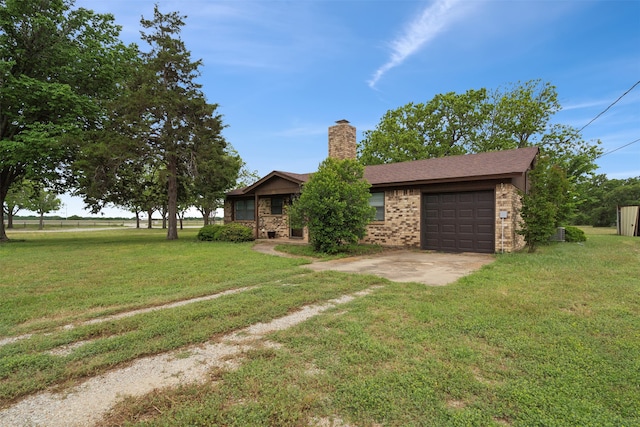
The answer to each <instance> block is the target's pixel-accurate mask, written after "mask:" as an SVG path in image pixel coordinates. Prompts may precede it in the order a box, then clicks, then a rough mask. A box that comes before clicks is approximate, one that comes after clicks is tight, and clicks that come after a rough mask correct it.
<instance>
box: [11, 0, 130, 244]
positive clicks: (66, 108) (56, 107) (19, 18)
mask: <svg viewBox="0 0 640 427" xmlns="http://www.w3.org/2000/svg"><path fill="white" fill-rule="evenodd" d="M72 6H73V1H72V0H38V1H21V0H2V1H0V205H4V202H5V198H6V196H7V192H8V191H9V188H10V187H11V185H12V184H13V183H14V182H17V181H20V180H21V179H23V178H25V177H26V178H28V179H33V180H36V181H43V182H47V183H48V186H53V185H56V184H57V185H60V184H64V183H69V182H72V180H71V179H69V178H70V177H69V176H63V175H64V174H63V172H65V171H66V170H67V169H66V166H67V165H68V164H69V162H70V161H71V160H72V159H73V157H74V155H75V153H76V151H77V145H76V143H75V142H76V141H77V140H79V139H80V133H81V132H82V131H84V130H87V129H90V128H92V127H95V126H96V125H97V124H98V123H99V121H100V118H101V117H102V116H103V114H102V113H103V110H102V108H101V102H100V101H101V100H103V99H107V98H110V97H112V96H113V95H114V94H115V93H116V92H117V84H116V83H117V82H118V81H119V80H120V78H121V70H122V67H121V65H122V64H124V63H126V62H127V61H128V59H129V58H130V57H132V50H131V48H129V47H126V46H124V45H123V44H122V43H121V42H120V41H119V39H118V36H119V27H118V26H117V25H115V23H114V19H113V16H112V15H101V14H95V13H94V12H92V11H89V10H86V9H82V8H79V9H75V10H74V9H72ZM3 217H4V212H3V211H2V210H1V209H0V241H3V240H7V236H6V233H5V229H4V221H3V219H4V218H3Z"/></svg>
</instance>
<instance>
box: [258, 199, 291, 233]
mask: <svg viewBox="0 0 640 427" xmlns="http://www.w3.org/2000/svg"><path fill="white" fill-rule="evenodd" d="M286 204H287V203H286V199H285V205H286ZM285 211H286V210H285ZM269 231H274V232H275V233H276V236H275V237H276V238H279V239H281V238H289V232H290V229H289V216H288V215H287V214H286V213H285V212H283V213H282V214H281V215H272V214H271V197H260V198H259V199H258V239H266V238H268V234H267V232H269Z"/></svg>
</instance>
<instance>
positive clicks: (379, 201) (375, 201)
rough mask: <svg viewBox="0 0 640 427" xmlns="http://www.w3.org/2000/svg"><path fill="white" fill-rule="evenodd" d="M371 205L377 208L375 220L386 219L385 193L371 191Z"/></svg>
mask: <svg viewBox="0 0 640 427" xmlns="http://www.w3.org/2000/svg"><path fill="white" fill-rule="evenodd" d="M369 205H370V206H373V207H374V208H376V216H375V217H374V219H373V220H374V221H384V193H371V198H370V199H369Z"/></svg>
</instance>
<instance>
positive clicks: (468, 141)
mask: <svg viewBox="0 0 640 427" xmlns="http://www.w3.org/2000/svg"><path fill="white" fill-rule="evenodd" d="M560 109H561V106H560V103H559V102H558V95H557V92H556V89H555V87H554V86H553V85H551V84H550V83H544V82H542V81H540V80H531V81H528V82H524V83H518V84H515V85H510V86H507V87H506V88H500V89H497V90H494V91H491V92H490V91H487V90H486V89H480V90H469V91H467V92H465V93H464V94H455V93H447V94H445V95H436V96H435V97H434V98H433V99H432V100H431V101H429V102H427V103H424V104H413V103H409V104H407V105H405V106H403V107H400V108H398V109H396V110H391V111H388V112H387V113H386V114H385V115H384V116H383V118H382V120H381V121H380V123H379V124H378V125H377V127H376V129H375V130H373V131H367V132H365V138H364V139H363V140H362V141H361V142H360V146H359V149H358V153H359V158H360V160H361V161H362V162H363V163H364V164H380V163H393V162H401V161H407V160H419V159H425V158H431V157H442V156H449V155H454V154H467V153H478V152H486V151H496V150H507V149H515V148H521V147H528V146H537V147H539V149H540V155H541V156H546V157H548V158H550V159H552V161H553V164H554V165H555V167H556V168H558V169H560V170H562V171H563V173H564V174H565V175H566V178H567V180H568V181H567V182H568V188H567V190H566V191H567V195H566V197H563V200H564V202H563V203H564V205H563V206H561V207H559V209H560V210H559V211H558V212H557V213H556V215H554V217H556V222H561V223H565V222H566V221H567V220H568V219H569V218H570V217H571V216H572V215H573V213H574V211H575V210H576V207H577V206H579V205H580V204H581V203H582V202H583V201H582V200H581V198H580V197H581V194H580V192H579V191H577V188H578V186H579V184H580V183H582V182H584V181H585V180H587V179H588V178H589V177H590V176H591V175H592V174H593V172H594V170H595V169H596V168H597V166H596V164H595V160H596V159H597V158H598V156H599V155H600V154H601V152H602V151H601V149H600V148H599V146H598V145H599V144H600V142H599V141H596V142H595V143H592V142H587V141H584V140H583V139H582V136H581V135H580V132H579V131H578V130H576V129H574V128H572V127H570V126H565V125H562V124H551V119H552V118H553V115H554V114H555V113H557V112H558V111H560ZM544 170H545V171H547V172H549V171H553V170H555V169H552V168H545V169H544ZM552 178H553V177H549V182H552V181H553V179H552ZM530 203H531V202H530ZM554 203H555V202H554ZM541 232H542V233H543V234H545V233H546V231H545V230H541Z"/></svg>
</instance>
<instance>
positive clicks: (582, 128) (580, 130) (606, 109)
mask: <svg viewBox="0 0 640 427" xmlns="http://www.w3.org/2000/svg"><path fill="white" fill-rule="evenodd" d="M639 84H640V80H638V81H637V82H636V83H635V84H634V85H633V86H631V87H630V88H629V89H628V90H627V91H626V92H625V93H623V94H622V95H620V97H619V98H618V99H616V100H615V101H613V102H612V103H611V105H609V106H608V107H607V108H605V109H604V110H602V112H601V113H600V114H598V115H597V116H595V117H594V118H593V119H591V121H590V122H589V123H587V124H586V125H584V126H582V127H581V128H580V129H579V130H578V133H580V132H582V131H583V130H584V128H586V127H587V126H589V125H590V124H591V123H593V122H595V121H596V120H597V119H598V118H599V117H600V116H601V115H603V114H604V113H606V112H607V111H608V110H609V108H611V107H613V106H614V105H616V104H617V103H618V101H620V100H621V99H622V98H624V97H625V95H627V94H628V93H629V92H631V91H632V90H633V89H634V88H635V87H636V86H638V85H639ZM634 142H635V141H634ZM630 144H633V143H630ZM627 145H629V144H627ZM620 148H622V147H620ZM607 154H608V153H607ZM603 156H604V154H603ZM601 157H602V156H601Z"/></svg>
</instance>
